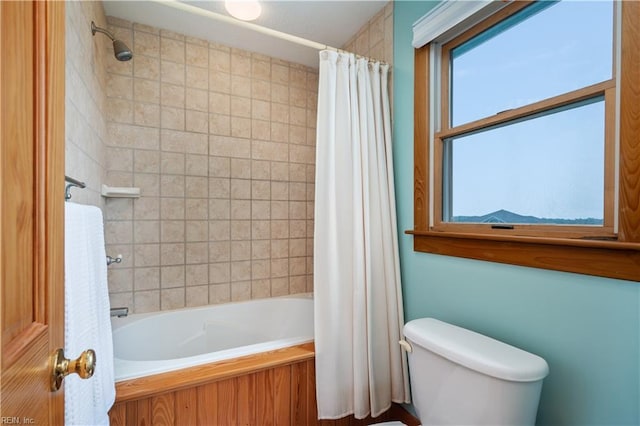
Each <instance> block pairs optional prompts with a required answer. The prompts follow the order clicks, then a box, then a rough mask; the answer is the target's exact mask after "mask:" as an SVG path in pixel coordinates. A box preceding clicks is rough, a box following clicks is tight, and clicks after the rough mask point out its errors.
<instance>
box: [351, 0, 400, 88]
mask: <svg viewBox="0 0 640 426" xmlns="http://www.w3.org/2000/svg"><path fill="white" fill-rule="evenodd" d="M342 48H343V49H344V50H348V51H349V52H353V53H357V54H358V55H362V56H367V57H369V58H373V59H377V60H380V61H384V62H386V63H388V64H390V65H391V64H393V2H392V1H390V2H389V3H387V4H386V6H385V7H383V8H382V9H381V10H380V12H378V13H377V14H376V15H375V16H374V17H373V18H371V19H370V20H369V22H367V23H366V24H365V25H363V26H362V28H360V29H359V30H358V32H357V33H356V34H355V35H354V36H353V37H351V39H350V40H349V41H347V42H346V43H345V44H344V46H343V47H342ZM389 81H391V79H389Z"/></svg>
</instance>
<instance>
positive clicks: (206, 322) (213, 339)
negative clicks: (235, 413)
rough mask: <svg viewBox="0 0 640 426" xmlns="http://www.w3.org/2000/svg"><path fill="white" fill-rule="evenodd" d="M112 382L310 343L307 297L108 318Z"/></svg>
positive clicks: (310, 305) (309, 301)
mask: <svg viewBox="0 0 640 426" xmlns="http://www.w3.org/2000/svg"><path fill="white" fill-rule="evenodd" d="M112 327H113V351H114V367H115V378H116V381H122V380H127V379H133V378H137V377H143V376H148V375H150V374H157V373H163V372H166V371H172V370H178V369H181V368H185V367H191V366H194V365H200V364H207V363H210V362H215V361H221V360H226V359H232V358H236V357H239V356H244V355H249V354H254V353H259V352H265V351H271V350H274V349H280V348H284V347H287V346H293V345H298V344H302V343H306V342H311V341H313V299H312V298H311V297H310V296H308V295H306V296H305V295H300V296H296V297H294V296H289V297H278V298H271V299H259V300H251V301H247V302H237V303H227V304H224V305H210V306H203V307H197V308H186V309H177V310H172V311H161V312H153V313H148V314H132V315H129V316H128V317H125V318H113V319H112Z"/></svg>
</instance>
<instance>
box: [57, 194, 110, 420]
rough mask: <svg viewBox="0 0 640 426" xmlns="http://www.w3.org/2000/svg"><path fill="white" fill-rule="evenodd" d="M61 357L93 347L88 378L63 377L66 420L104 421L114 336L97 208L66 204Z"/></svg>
mask: <svg viewBox="0 0 640 426" xmlns="http://www.w3.org/2000/svg"><path fill="white" fill-rule="evenodd" d="M64 267H65V297H64V302H65V312H64V317H65V324H64V332H65V347H64V353H65V356H66V357H67V358H69V359H75V358H77V357H78V356H80V354H81V353H82V352H83V351H84V350H86V349H93V350H94V351H95V352H96V368H95V371H94V374H93V377H91V378H89V379H81V378H80V377H79V376H78V375H76V374H71V375H69V376H67V377H66V378H65V379H64V391H65V403H64V405H65V424H66V425H108V424H109V416H108V414H107V413H108V411H109V409H110V408H111V406H112V405H113V402H114V400H115V394H116V392H115V382H114V372H113V340H112V337H111V319H110V314H109V310H110V305H109V290H108V288H107V263H106V253H105V249H104V229H103V225H102V211H101V210H100V209H99V208H97V207H94V206H85V205H80V204H74V203H69V202H67V203H65V265H64Z"/></svg>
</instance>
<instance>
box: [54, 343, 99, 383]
mask: <svg viewBox="0 0 640 426" xmlns="http://www.w3.org/2000/svg"><path fill="white" fill-rule="evenodd" d="M51 366H52V368H51V369H52V374H51V390H52V391H57V390H58V389H60V387H61V386H62V380H63V379H64V378H65V376H67V375H69V374H71V373H76V374H77V375H78V376H80V377H81V378H83V379H88V378H89V377H91V376H93V372H94V370H95V368H96V353H95V351H94V350H93V349H87V350H86V351H84V352H82V353H81V354H80V356H79V357H78V358H77V359H74V360H70V359H67V358H65V357H64V350H63V349H58V350H57V351H56V353H55V354H54V355H53V360H52V362H51Z"/></svg>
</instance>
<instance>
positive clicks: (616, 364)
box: [393, 1, 640, 425]
mask: <svg viewBox="0 0 640 426" xmlns="http://www.w3.org/2000/svg"><path fill="white" fill-rule="evenodd" d="M436 3H437V2H424V1H419V2H415V1H396V2H395V9H394V61H393V62H394V75H393V85H394V90H393V92H394V95H393V97H394V105H393V106H394V156H395V158H394V163H395V176H396V191H397V193H396V197H397V211H398V227H399V229H398V231H399V235H400V261H401V268H402V280H403V284H402V286H403V294H404V304H405V318H406V320H407V321H409V320H411V319H414V318H420V317H427V316H429V317H435V318H438V319H441V320H444V321H447V322H450V323H453V324H456V325H460V326H462V327H466V328H469V329H472V330H475V331H478V332H480V333H483V334H487V335H489V336H492V337H494V338H497V339H499V340H502V341H505V342H507V343H510V344H513V345H515V346H518V347H520V348H522V349H525V350H528V351H530V352H533V353H535V354H538V355H540V356H542V357H543V358H545V359H546V360H547V362H548V363H549V367H550V374H549V376H548V377H547V379H546V380H545V382H544V385H543V390H542V396H541V401H540V408H539V411H538V424H541V425H595V424H599V425H614V424H640V413H639V408H638V407H639V405H640V389H639V388H640V350H639V342H640V309H639V306H640V283H633V282H626V281H617V280H611V279H604V278H598V277H591V276H584V275H577V274H569V273H562V272H554V271H547V270H540V269H533V268H524V267H517V266H510V265H502V264H497V263H490V262H481V261H475V260H467V259H461V258H453V257H447V256H438V255H430V254H425V253H417V252H414V251H413V238H412V237H411V236H409V235H405V234H404V231H405V230H407V229H411V228H412V224H413V48H412V46H411V38H412V24H413V23H414V22H415V21H416V20H417V19H418V18H419V17H421V16H422V15H424V13H426V11H427V10H429V9H430V8H431V7H433V6H434V5H435V4H436Z"/></svg>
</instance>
